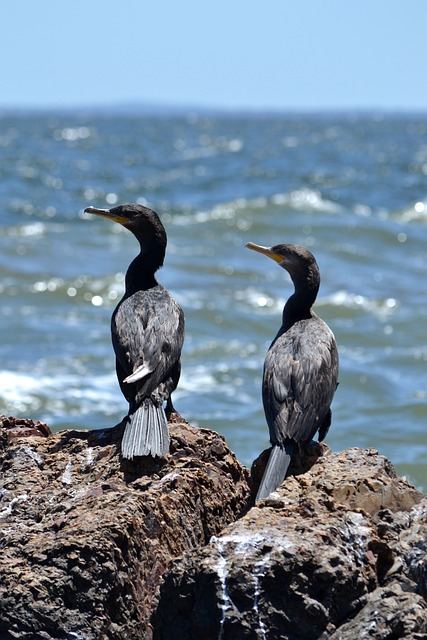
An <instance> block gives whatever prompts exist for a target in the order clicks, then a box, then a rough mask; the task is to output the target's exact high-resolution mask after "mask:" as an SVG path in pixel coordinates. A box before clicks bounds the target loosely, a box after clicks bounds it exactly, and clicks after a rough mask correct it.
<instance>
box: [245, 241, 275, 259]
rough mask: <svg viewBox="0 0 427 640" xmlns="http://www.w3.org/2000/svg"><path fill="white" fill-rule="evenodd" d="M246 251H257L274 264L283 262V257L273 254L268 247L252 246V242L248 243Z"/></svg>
mask: <svg viewBox="0 0 427 640" xmlns="http://www.w3.org/2000/svg"><path fill="white" fill-rule="evenodd" d="M245 246H246V248H247V249H252V251H258V253H263V254H264V255H265V256H267V257H268V258H271V259H272V260H274V261H275V262H283V260H284V257H283V256H281V255H279V254H278V253H274V251H272V250H271V249H269V247H261V245H259V244H254V243H253V242H248V243H247V244H246V245H245Z"/></svg>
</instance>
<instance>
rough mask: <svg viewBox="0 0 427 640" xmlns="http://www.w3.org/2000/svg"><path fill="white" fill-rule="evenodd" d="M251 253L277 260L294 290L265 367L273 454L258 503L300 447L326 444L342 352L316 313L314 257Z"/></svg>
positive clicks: (297, 250) (298, 252)
mask: <svg viewBox="0 0 427 640" xmlns="http://www.w3.org/2000/svg"><path fill="white" fill-rule="evenodd" d="M246 247H247V248H248V249H252V250H254V251H258V252H259V253H263V254H264V255H266V256H268V257H269V258H272V259H273V260H275V261H276V262H277V263H278V264H279V265H280V266H281V267H283V269H286V271H287V272H288V273H289V275H290V276H291V278H292V282H293V284H294V286H295V292H294V293H293V295H292V296H291V297H290V298H289V300H288V301H287V303H286V304H285V307H284V309H283V319H282V326H281V327H280V329H279V331H278V333H277V335H276V337H275V338H274V340H273V342H272V343H271V345H270V348H269V350H268V353H267V356H266V358H265V362H264V374H263V383H262V399H263V405H264V412H265V416H266V419H267V423H268V427H269V431H270V442H271V444H272V445H273V448H272V450H271V453H270V457H269V459H268V462H267V466H266V469H265V472H264V475H263V478H262V480H261V484H260V487H259V490H258V494H257V497H256V503H258V502H259V501H260V500H262V499H263V498H265V497H267V496H268V495H269V494H270V493H271V492H272V491H275V489H277V487H279V486H280V485H281V484H282V482H283V480H284V479H285V477H286V473H287V470H288V466H289V463H290V461H291V456H292V452H293V450H294V447H295V444H296V443H305V442H309V441H310V440H311V439H312V438H313V437H314V435H315V433H316V432H317V431H318V432H319V441H321V440H323V439H324V438H325V436H326V434H327V432H328V429H329V426H330V424H331V416H332V414H331V409H330V405H331V402H332V398H333V396H334V393H335V390H336V388H337V384H338V382H337V380H338V350H337V345H336V342H335V337H334V334H333V333H332V331H331V330H330V328H329V327H328V325H327V324H326V323H325V322H324V321H323V320H321V319H320V318H319V317H318V316H317V315H316V314H315V313H314V312H313V311H312V309H311V307H312V305H313V304H314V301H315V300H316V296H317V292H318V291H319V285H320V272H319V267H318V266H317V262H316V260H315V258H314V256H313V254H312V253H311V252H310V251H308V249H306V248H305V247H300V246H298V245H294V244H278V245H275V246H273V247H271V248H268V247H261V246H259V245H256V244H253V243H252V242H249V243H248V244H247V245H246Z"/></svg>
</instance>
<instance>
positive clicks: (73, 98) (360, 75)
mask: <svg viewBox="0 0 427 640" xmlns="http://www.w3.org/2000/svg"><path fill="white" fill-rule="evenodd" d="M0 19H1V25H2V27H1V32H2V33H1V38H0V56H1V58H0V59H1V61H2V62H1V68H2V72H1V84H0V108H1V107H15V106H19V107H23V106H28V107H33V106H36V107H40V106H64V107H74V106H82V105H104V106H108V105H110V104H111V105H116V104H120V103H125V104H126V103H129V102H132V103H134V102H143V103H148V104H164V105H167V106H169V105H171V106H173V105H177V106H206V107H226V108H249V109H263V108H267V109H268V108H273V109H283V110H289V109H291V110H298V109H310V110H318V109H372V108H374V109H385V110H406V109H412V110H414V109H415V110H426V109H427V70H426V64H427V0H405V1H403V0H401V1H400V0H289V1H288V0H264V1H260V0H258V1H257V2H253V1H251V0H215V2H203V1H201V0H179V1H175V0H168V1H167V2H166V1H165V0H151V1H150V2H145V1H143V0H121V1H117V0H115V1H114V2H113V1H111V0H73V1H72V2H69V1H67V0H60V1H59V2H58V1H57V2H55V1H54V0H39V1H38V2H36V1H35V0H13V1H12V0H4V1H3V2H2V6H1V10H0Z"/></svg>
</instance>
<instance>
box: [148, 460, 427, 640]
mask: <svg viewBox="0 0 427 640" xmlns="http://www.w3.org/2000/svg"><path fill="white" fill-rule="evenodd" d="M426 551H427V498H425V497H424V498H423V496H422V494H420V493H419V492H418V491H416V490H415V489H414V488H413V487H411V486H410V485H408V483H407V482H406V481H405V480H404V479H402V478H398V477H396V474H395V473H394V470H393V468H392V466H391V465H390V463H389V462H388V461H387V460H386V459H385V458H384V457H382V456H379V455H378V454H377V452H375V451H360V450H357V449H349V450H347V451H344V452H342V453H339V454H330V455H327V456H325V457H323V458H320V459H319V460H318V461H317V464H316V465H315V466H313V468H312V469H311V470H310V471H308V472H307V473H305V474H304V475H301V476H298V477H289V478H288V479H287V480H286V481H285V483H284V485H283V486H282V487H281V488H280V490H279V491H278V492H277V493H275V494H272V495H271V497H269V498H268V499H266V500H265V501H264V502H262V503H261V504H260V505H259V507H254V508H252V509H251V510H250V511H249V512H248V513H247V514H246V515H245V516H244V517H242V518H241V519H240V520H239V521H238V522H236V523H234V524H232V525H230V526H228V527H226V528H225V530H224V531H223V532H222V533H221V534H220V535H219V536H214V537H213V538H212V539H211V541H210V543H209V544H208V545H207V546H206V547H204V548H202V549H200V550H199V551H198V552H196V553H192V554H189V555H186V556H185V557H183V558H181V559H180V560H178V561H176V562H175V564H174V565H173V567H172V569H171V570H170V572H169V573H168V575H167V577H166V580H165V583H164V585H163V586H162V588H161V596H160V601H159V605H158V608H157V611H156V614H155V617H154V628H155V634H154V638H155V639H156V640H178V639H179V640H190V639H191V640H196V639H197V638H203V639H204V640H214V639H215V640H217V639H218V638H222V639H224V640H227V639H232V640H243V639H249V638H250V639H255V638H260V639H271V640H273V639H274V640H275V639H276V638H286V639H289V640H307V639H315V638H317V639H321V640H326V639H327V638H328V639H332V640H344V639H347V640H356V639H360V638H377V639H378V640H380V639H381V640H383V639H386V638H387V639H391V638H393V640H395V639H397V638H407V639H408V640H409V639H412V640H414V639H415V638H419V639H421V638H425V637H427V606H426V599H425V598H426V595H427V558H426Z"/></svg>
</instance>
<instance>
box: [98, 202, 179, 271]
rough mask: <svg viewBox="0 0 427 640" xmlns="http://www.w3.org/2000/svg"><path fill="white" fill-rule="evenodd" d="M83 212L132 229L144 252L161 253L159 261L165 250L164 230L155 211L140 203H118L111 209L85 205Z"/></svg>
mask: <svg viewBox="0 0 427 640" xmlns="http://www.w3.org/2000/svg"><path fill="white" fill-rule="evenodd" d="M85 213H93V214H94V215H96V216H102V217H103V218H107V219H108V220H113V221H114V222H118V223H119V224H121V225H123V226H124V227H126V229H129V231H132V233H133V234H134V236H135V237H136V238H137V239H138V240H139V243H140V245H141V249H142V251H143V252H144V253H157V254H158V255H159V256H160V255H161V263H160V264H159V265H158V266H161V265H162V264H163V258H164V254H165V251H166V243H167V239H166V231H165V228H164V226H163V224H162V222H161V220H160V218H159V216H158V215H157V213H156V212H155V211H152V209H149V208H148V207H144V206H143V205H141V204H134V203H131V204H120V205H118V206H117V207H112V208H111V209H98V208H96V207H87V209H85Z"/></svg>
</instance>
